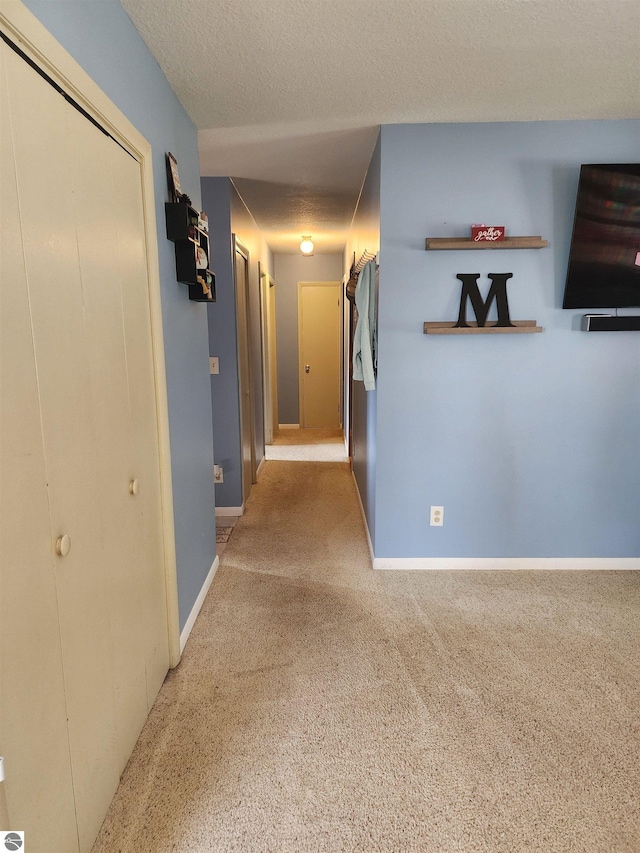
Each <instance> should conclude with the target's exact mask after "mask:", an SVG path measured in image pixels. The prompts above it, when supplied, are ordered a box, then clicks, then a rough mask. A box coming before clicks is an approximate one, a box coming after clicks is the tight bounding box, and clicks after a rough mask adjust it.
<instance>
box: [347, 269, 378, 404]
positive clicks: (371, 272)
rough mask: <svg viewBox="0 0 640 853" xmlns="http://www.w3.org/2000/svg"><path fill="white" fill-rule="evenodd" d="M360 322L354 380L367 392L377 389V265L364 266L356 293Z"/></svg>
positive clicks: (354, 348) (355, 353)
mask: <svg viewBox="0 0 640 853" xmlns="http://www.w3.org/2000/svg"><path fill="white" fill-rule="evenodd" d="M355 302H356V308H357V309H358V322H357V323H356V331H355V335H354V338H353V378H354V379H357V380H359V381H360V382H364V387H365V390H367V391H374V390H375V387H376V264H375V261H369V262H368V263H367V264H365V265H364V267H363V268H362V271H361V272H360V275H359V276H358V283H357V285H356V292H355Z"/></svg>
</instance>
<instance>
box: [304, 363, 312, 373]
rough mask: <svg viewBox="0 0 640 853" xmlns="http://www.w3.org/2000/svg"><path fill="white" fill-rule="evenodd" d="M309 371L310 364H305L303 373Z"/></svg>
mask: <svg viewBox="0 0 640 853" xmlns="http://www.w3.org/2000/svg"><path fill="white" fill-rule="evenodd" d="M310 370H311V365H310V364H305V366H304V372H305V373H309V371H310Z"/></svg>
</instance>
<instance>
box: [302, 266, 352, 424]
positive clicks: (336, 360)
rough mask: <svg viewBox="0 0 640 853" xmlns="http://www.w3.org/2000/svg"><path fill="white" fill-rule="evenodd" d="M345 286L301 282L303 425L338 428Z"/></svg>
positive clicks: (326, 282) (329, 283)
mask: <svg viewBox="0 0 640 853" xmlns="http://www.w3.org/2000/svg"><path fill="white" fill-rule="evenodd" d="M341 334H342V286H341V284H340V282H339V281H314V282H306V281H301V282H298V377H299V378H298V381H299V394H300V426H301V427H302V428H307V429H308V428H314V429H318V428H325V429H339V427H340V420H341V418H340V385H341V374H340V353H341V348H340V344H341Z"/></svg>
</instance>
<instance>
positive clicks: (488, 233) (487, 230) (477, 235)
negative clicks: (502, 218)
mask: <svg viewBox="0 0 640 853" xmlns="http://www.w3.org/2000/svg"><path fill="white" fill-rule="evenodd" d="M471 239H472V240H473V241H474V243H495V242H498V241H500V240H504V225H472V226H471Z"/></svg>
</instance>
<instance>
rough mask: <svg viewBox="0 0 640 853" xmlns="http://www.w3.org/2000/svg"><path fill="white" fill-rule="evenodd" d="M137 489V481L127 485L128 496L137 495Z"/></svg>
mask: <svg viewBox="0 0 640 853" xmlns="http://www.w3.org/2000/svg"><path fill="white" fill-rule="evenodd" d="M138 489H139V486H138V481H137V480H131V482H130V483H129V494H130V495H137V494H138Z"/></svg>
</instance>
